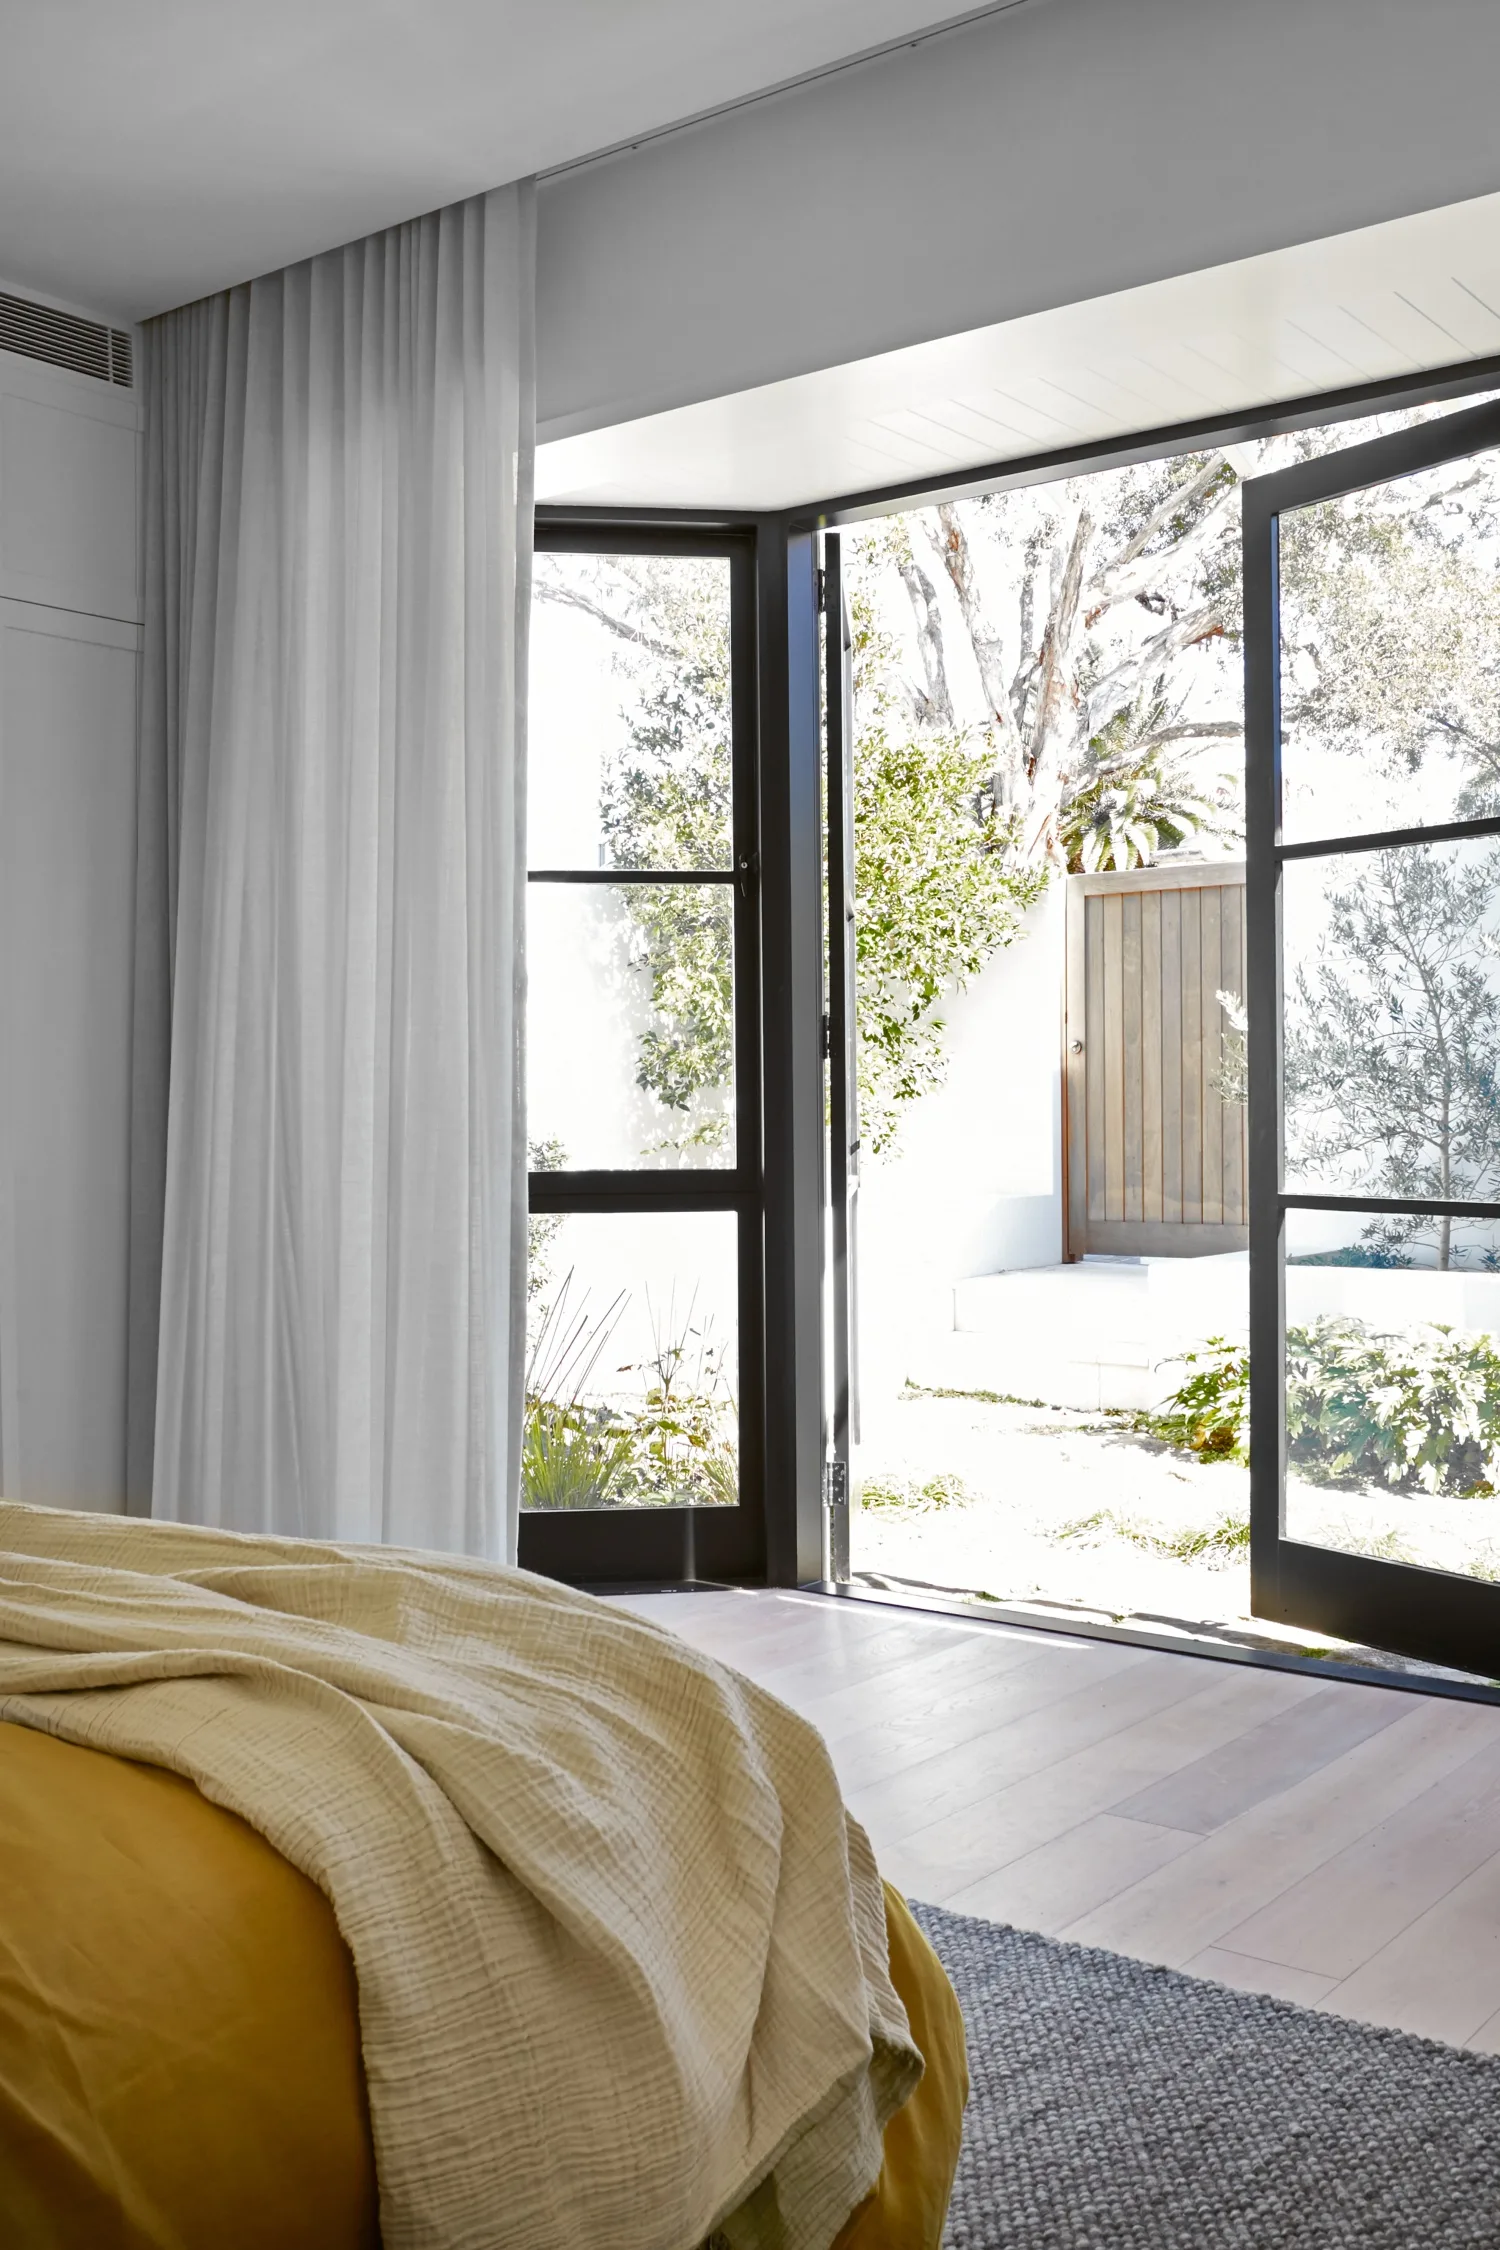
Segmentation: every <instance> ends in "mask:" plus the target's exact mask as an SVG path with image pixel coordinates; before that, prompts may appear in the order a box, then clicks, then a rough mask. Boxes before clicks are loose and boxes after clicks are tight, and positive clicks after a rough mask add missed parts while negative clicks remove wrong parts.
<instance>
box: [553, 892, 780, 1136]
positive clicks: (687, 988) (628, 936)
mask: <svg viewBox="0 0 1500 2250" xmlns="http://www.w3.org/2000/svg"><path fill="white" fill-rule="evenodd" d="M527 890H528V900H527V918H526V920H527V984H528V994H527V1004H526V1023H527V1062H526V1067H527V1080H528V1090H527V1102H528V1115H529V1124H528V1131H529V1134H530V1138H531V1141H532V1144H533V1149H534V1151H540V1152H541V1153H540V1154H536V1153H534V1154H533V1158H532V1162H533V1166H534V1167H538V1166H545V1167H546V1168H547V1169H550V1170H570V1171H591V1170H594V1169H604V1170H613V1169H616V1168H619V1169H624V1170H634V1169H636V1168H638V1167H641V1166H648V1167H651V1168H658V1167H662V1166H666V1167H675V1166H679V1165H694V1166H702V1165H710V1166H722V1165H732V1164H733V1163H734V1161H735V1149H734V975H733V938H734V893H733V890H732V888H731V886H730V885H729V884H728V883H531V884H529V885H528V886H527Z"/></svg>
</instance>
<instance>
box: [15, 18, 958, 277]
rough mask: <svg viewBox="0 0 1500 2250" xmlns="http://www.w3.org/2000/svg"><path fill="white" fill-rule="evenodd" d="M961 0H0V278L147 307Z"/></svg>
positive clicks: (773, 77)
mask: <svg viewBox="0 0 1500 2250" xmlns="http://www.w3.org/2000/svg"><path fill="white" fill-rule="evenodd" d="M965 12H966V11H965V10H964V8H963V0H753V4H751V5H747V4H746V0H253V4H252V5H249V6H247V5H245V4H244V0H232V4H230V0H3V4H0V56H3V64H4V67H3V70H0V278H3V280H4V281H6V282H9V283H10V284H12V285H13V286H19V287H21V288H23V289H24V288H29V289H33V290H36V291H37V292H39V293H40V294H43V295H46V296H51V297H54V298H56V299H59V300H60V301H62V302H65V303H69V304H73V305H76V306H78V307H80V308H81V309H84V310H87V311H94V312H100V313H110V314H113V315H115V316H116V317H117V318H123V319H135V318H140V317H142V316H144V315H146V314H148V313H153V312H160V311H162V310H163V309H165V308H166V307H168V306H170V305H177V304H182V303H185V302H187V301H188V300H189V299H191V298H193V297H198V296H201V295H203V294H204V293H205V292H207V291H208V290H211V289H220V288H224V287H227V286H228V285H229V284H230V283H232V282H236V281H242V280H245V279H247V278H248V277H249V276H251V275H254V274H257V273H265V272H268V271H270V270H271V269H272V268H274V267H277V266H283V265H287V264H289V263H291V262H292V261H293V260H295V259H298V258H302V257H306V256H308V255H310V254H311V253H312V252H314V251H317V250H324V249H328V248H331V247H332V246H334V245H335V244H337V243H340V242H347V241H350V240H352V239H354V238H355V237H356V236H359V235H362V234H368V233H370V232H372V231H373V230H374V229H376V228H377V227H382V226H389V225H393V224H395V223H396V222H397V221H399V220H402V219H407V218H411V217H413V216H414V215H415V214H417V213H418V212H421V211H428V210H432V209H433V208H435V207H436V206H437V205H439V204H442V203H448V202H452V201H454V200H456V199H457V198H458V197H460V196H465V195H471V194H476V193H478V192H479V191H480V190H481V189H483V188H487V187H494V186H497V185H499V184H500V183H501V182H503V181H506V180H513V179H520V178H523V177H524V176H525V175H526V174H528V173H530V172H534V171H540V170H544V169H546V168H548V167H550V166H554V165H558V164H564V163H568V162H570V161H572V160H573V159H575V158H577V157H580V156H584V155H587V154H589V153H590V152H591V151H594V150H597V149H601V148H606V147H610V146H613V145H614V144H615V143H617V142H620V141H624V140H628V139H630V138H632V137H633V136H635V135H637V134H641V133H646V132H650V131H652V130H653V129H655V128H658V127H660V126H663V125H667V124H670V123H672V122H673V121H675V120H677V119H680V118H684V117H691V116H696V115H697V114H698V113H699V112H700V111H702V110H705V109H710V108H713V107H715V106H717V105H719V104H722V103H726V102H731V101H735V100H738V99H741V98H743V97H744V96H746V95H749V94H753V93H756V92H759V91H761V90H763V89H764V88H766V87H769V86H774V85H779V84H781V83H783V82H784V81H786V80H788V79H794V78H797V77H800V76H805V75H807V74H808V73H810V72H814V71H817V70H820V69H822V68H825V67H826V66H827V65H828V64H830V63H834V62H837V61H839V60H841V59H843V58H845V57H848V56H852V55H858V54H863V53H865V52H866V51H868V50H870V49H873V48H877V47H879V46H881V45H883V44H887V43H889V42H891V41H894V40H898V39H901V38H904V37H905V36H907V35H909V34H911V33H913V32H917V31H922V30H926V29H930V28H931V27H932V26H933V25H934V24H939V23H946V22H949V21H951V20H953V19H955V18H957V17H959V16H961V15H962V14H964V13H965ZM967 12H968V13H974V12H975V10H974V9H973V7H972V5H971V7H970V8H969V10H968V11H967Z"/></svg>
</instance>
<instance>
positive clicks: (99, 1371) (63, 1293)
mask: <svg viewBox="0 0 1500 2250" xmlns="http://www.w3.org/2000/svg"><path fill="white" fill-rule="evenodd" d="M18 308H19V309H18ZM0 336H3V337H5V338H7V339H8V340H9V341H11V342H12V343H14V344H16V345H17V346H18V347H19V348H17V349H15V350H5V349H0V1493H3V1494H4V1495H5V1496H6V1497H8V1498H12V1499H17V1500H47V1501H56V1502H62V1503H64V1504H68V1503H72V1504H74V1505H78V1506H83V1507H89V1508H119V1507H121V1506H123V1504H124V1497H125V1465H124V1450H125V1381H126V1248H127V1217H128V1176H129V1140H130V1135H129V1124H130V1007H131V975H132V971H131V933H132V885H133V871H134V866H135V792H136V696H137V671H138V666H139V648H140V601H139V574H138V564H137V487H138V481H139V473H140V472H139V463H138V452H139V443H140V437H139V430H140V414H139V406H138V393H137V390H136V389H135V387H134V386H133V384H132V381H131V373H132V370H131V365H130V351H129V347H130V343H131V339H130V337H129V336H127V335H125V334H123V333H121V332H120V331H118V330H115V331H111V330H110V329H109V328H108V327H107V326H104V325H102V324H97V323H92V322H72V323H70V322H69V319H68V316H66V315H63V316H60V317H59V316H57V315H55V314H52V313H49V311H48V309H47V308H36V309H35V310H34V311H32V310H29V309H28V308H27V307H26V306H25V304H24V303H22V302H21V301H20V300H18V299H16V298H15V297H13V296H4V295H0ZM101 339H102V341H101ZM38 345H40V347H41V348H43V349H45V350H47V351H49V352H59V351H63V352H66V353H67V354H69V355H70V356H71V357H72V358H73V359H74V360H75V363H76V366H75V368H69V367H60V366H55V365H51V364H48V363H47V362H46V361H45V360H43V359H39V358H34V357H32V356H30V355H31V351H32V349H33V348H35V347H37V346H38ZM91 365H93V366H97V368H98V370H99V371H98V372H97V373H87V372H81V371H76V368H78V367H88V366H91Z"/></svg>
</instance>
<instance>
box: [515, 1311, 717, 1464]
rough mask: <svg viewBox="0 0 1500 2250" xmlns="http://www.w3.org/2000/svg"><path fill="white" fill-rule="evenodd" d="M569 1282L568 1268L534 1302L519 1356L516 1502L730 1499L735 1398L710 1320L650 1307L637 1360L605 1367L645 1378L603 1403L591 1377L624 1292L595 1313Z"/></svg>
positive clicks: (619, 1318) (615, 1324) (621, 1314)
mask: <svg viewBox="0 0 1500 2250" xmlns="http://www.w3.org/2000/svg"><path fill="white" fill-rule="evenodd" d="M572 1286H573V1276H572V1274H571V1273H570V1274H569V1275H567V1276H566V1278H565V1279H564V1280H563V1282H562V1284H561V1286H560V1287H559V1288H558V1290H557V1291H556V1292H555V1294H554V1295H553V1296H552V1297H551V1298H550V1299H549V1300H548V1302H547V1304H546V1306H545V1307H544V1309H543V1312H542V1316H541V1320H540V1322H539V1324H538V1326H537V1329H536V1333H535V1335H534V1337H533V1340H532V1344H531V1349H530V1352H529V1354H528V1358H527V1366H526V1409H525V1423H524V1426H523V1431H522V1446H521V1500H522V1506H523V1507H525V1508H619V1507H649V1506H660V1505H676V1506H682V1505H683V1504H684V1503H690V1504H693V1505H696V1506H700V1507H701V1506H708V1507H715V1506H719V1507H733V1506H734V1505H735V1503H736V1502H737V1501H738V1499H739V1454H738V1447H737V1446H736V1443H735V1440H734V1435H733V1420H734V1398H733V1393H732V1390H731V1388H730V1384H729V1380H728V1369H727V1366H726V1348H725V1346H724V1345H723V1343H721V1342H720V1341H719V1340H718V1339H717V1338H716V1337H715V1336H714V1335H713V1332H712V1325H711V1323H709V1322H707V1321H705V1322H701V1323H699V1322H696V1321H695V1319H694V1310H695V1307H694V1304H692V1303H690V1304H689V1306H688V1310H687V1313H686V1316H685V1317H684V1319H683V1320H682V1321H681V1322H680V1323H679V1322H678V1321H677V1318H676V1307H675V1302H673V1303H670V1304H669V1306H668V1308H667V1312H666V1315H665V1318H664V1319H662V1318H658V1317H657V1316H656V1315H655V1314H654V1313H653V1315H652V1348H651V1352H650V1355H649V1358H648V1359H647V1361H646V1362H644V1363H636V1364H626V1365H624V1366H621V1367H618V1368H616V1369H614V1370H613V1372H614V1373H616V1374H619V1375H637V1376H640V1375H644V1376H645V1378H646V1385H645V1389H644V1391H643V1393H642V1395H641V1397H640V1398H639V1400H638V1401H631V1402H630V1403H628V1404H620V1403H610V1402H609V1401H607V1400H604V1399H601V1398H600V1397H599V1396H598V1395H597V1386H596V1385H595V1383H594V1376H595V1373H596V1371H597V1369H598V1367H599V1363H600V1361H601V1359H602V1358H603V1357H604V1354H605V1352H606V1350H607V1349H608V1347H609V1345H610V1343H611V1341H612V1340H613V1338H614V1336H615V1333H616V1331H617V1330H618V1328H619V1326H620V1323H621V1321H622V1319H623V1318H624V1315H625V1312H626V1310H627V1308H628V1305H629V1296H628V1293H627V1292H626V1291H624V1290H622V1291H621V1292H620V1293H619V1294H618V1295H617V1296H616V1297H615V1298H614V1299H613V1300H612V1301H611V1302H610V1304H609V1305H608V1306H607V1307H606V1308H605V1310H604V1312H603V1313H601V1314H595V1313H593V1312H592V1311H591V1310H590V1306H589V1301H588V1298H587V1296H585V1298H584V1300H583V1302H582V1303H581V1304H580V1305H579V1306H578V1307H577V1308H576V1309H575V1308H574V1307H573V1305H572V1302H571V1297H572ZM648 1302H649V1300H648Z"/></svg>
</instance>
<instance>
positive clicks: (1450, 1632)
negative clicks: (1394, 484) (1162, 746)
mask: <svg viewBox="0 0 1500 2250" xmlns="http://www.w3.org/2000/svg"><path fill="white" fill-rule="evenodd" d="M1497 446H1500V405H1490V406H1480V407H1475V408H1472V409H1470V411H1469V412H1467V413H1463V414H1451V415H1445V416H1443V417H1442V418H1441V419H1440V420H1438V421H1434V422H1427V423H1424V424H1421V425H1419V427H1417V428H1416V429H1412V430H1401V431H1398V432H1396V433H1395V434H1394V435H1392V436H1390V437H1382V438H1375V439H1372V440H1370V441H1369V442H1368V443H1366V444H1363V445H1353V446H1348V447H1346V448H1345V449H1344V450H1343V451H1342V452H1338V453H1330V454H1324V455H1323V456H1322V457H1321V458H1320V459H1318V460H1315V461H1306V462H1301V463H1299V464H1297V466H1295V467H1293V468H1289V469H1282V470H1279V471H1277V472H1275V473H1274V474H1272V475H1269V476H1263V477H1250V478H1248V479H1247V480H1246V482H1245V483H1244V485H1243V486H1242V488H1241V504H1242V508H1243V524H1244V558H1245V560H1244V599H1245V916H1246V951H1247V973H1246V982H1247V994H1246V998H1247V1016H1248V1023H1249V1035H1248V1048H1247V1054H1248V1068H1247V1077H1248V1089H1249V1136H1250V1158H1249V1188H1250V1433H1251V1437H1250V1587H1251V1594H1250V1606H1251V1609H1252V1611H1253V1613H1254V1614H1255V1615H1256V1616H1257V1617H1265V1618H1272V1619H1279V1620H1281V1621H1282V1622H1284V1623H1286V1624H1292V1625H1300V1626H1304V1627H1306V1626H1311V1627H1313V1628H1315V1629H1316V1630H1317V1631H1319V1632H1325V1633H1331V1634H1335V1635H1337V1636H1338V1638H1340V1639H1341V1640H1349V1641H1357V1642H1365V1643H1367V1644H1369V1645H1371V1646H1373V1647H1376V1648H1385V1649H1390V1650H1392V1651H1393V1652H1395V1653H1396V1654H1398V1655H1403V1656H1411V1657H1417V1658H1421V1659H1425V1660H1427V1661H1428V1662H1432V1663H1440V1664H1450V1665H1453V1666H1455V1667H1456V1668H1458V1669H1460V1670H1464V1671H1471V1672H1480V1673H1491V1672H1493V1671H1494V1670H1495V1668H1496V1658H1497V1651H1500V1586H1492V1585H1487V1584H1485V1583H1484V1582H1483V1581H1481V1580H1478V1579H1472V1578H1461V1577H1459V1576H1458V1575H1457V1574H1456V1573H1452V1572H1447V1571H1437V1570H1426V1569H1422V1568H1420V1567H1419V1566H1417V1565H1415V1564H1411V1563H1398V1562H1384V1561H1379V1560H1377V1559H1375V1558H1374V1557H1371V1556H1368V1555H1350V1554H1343V1553H1339V1552H1336V1551H1335V1550H1333V1549H1331V1548H1325V1547H1313V1546H1308V1545H1305V1544H1303V1543H1302V1542H1300V1541H1298V1540H1294V1539H1288V1537H1287V1535H1286V1391H1285V1368H1286V1272H1285V1256H1284V1252H1285V1232H1286V1214H1287V1212H1288V1211H1292V1210H1311V1211H1351V1212H1367V1213H1369V1214H1371V1215H1372V1216H1373V1215H1376V1214H1379V1213H1383V1212H1390V1213H1403V1212H1404V1213H1414V1214H1421V1215H1427V1214H1432V1215H1437V1216H1441V1215H1442V1214H1443V1213H1445V1212H1446V1213H1448V1214H1450V1215H1451V1216H1454V1217H1460V1218H1469V1219H1486V1218H1488V1219H1497V1218H1500V1203H1479V1202H1458V1203H1443V1202H1434V1201H1430V1200H1421V1199H1417V1200H1406V1199H1402V1198H1393V1197H1382V1196H1340V1195H1304V1194H1295V1193H1293V1194H1289V1193H1288V1192H1287V1191H1286V1190H1285V1188H1284V1187H1283V1184H1282V1181H1283V1170H1282V1166H1283V1155H1284V1146H1283V1130H1282V1128H1283V1118H1284V1105H1283V1072H1282V1003H1283V988H1282V945H1281V882H1282V869H1283V868H1284V867H1285V865H1286V863H1287V862H1288V861H1289V860H1300V859H1328V858H1335V857H1346V856H1350V855H1353V854H1357V853H1363V852H1369V851H1380V850H1387V849H1391V848H1397V847H1400V846H1402V845H1410V844H1435V843H1443V842H1450V841H1455V840H1457V839H1459V838H1462V837H1483V836H1497V835H1500V820H1497V819H1491V820H1467V821H1449V822H1445V823H1443V824H1442V825H1441V826H1436V825H1435V826H1433V827H1429V828H1402V829H1392V830H1389V831H1387V832H1385V833H1383V834H1378V835H1363V836H1360V835H1354V836H1349V835H1346V836H1329V837H1320V838H1318V839H1317V841H1316V842H1312V843H1300V842H1299V843H1295V844H1288V843H1284V842H1283V841H1282V835H1281V748H1282V744H1281V643H1280V629H1279V588H1278V572H1277V550H1278V536H1279V519H1280V515H1281V512H1282V511H1283V510H1284V509H1290V508H1298V507H1307V506H1309V505H1311V504H1313V503H1315V502H1317V501H1320V500H1331V499H1341V498H1343V497H1344V496H1345V495H1347V494H1349V493H1352V492H1357V491H1360V490H1362V489H1364V488H1365V487H1367V486H1369V485H1376V484H1384V483H1386V482H1388V481H1389V480H1391V479H1392V478H1396V477H1404V476H1410V475H1412V474H1414V473H1415V472H1416V471H1418V470H1420V469H1426V468H1434V467H1436V466H1438V465H1439V464H1440V463H1442V462H1444V461H1449V460H1462V459H1464V458H1466V457H1467V456H1468V455H1469V454H1472V453H1475V452H1479V451H1482V450H1487V449H1489V448H1491V447H1497Z"/></svg>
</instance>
